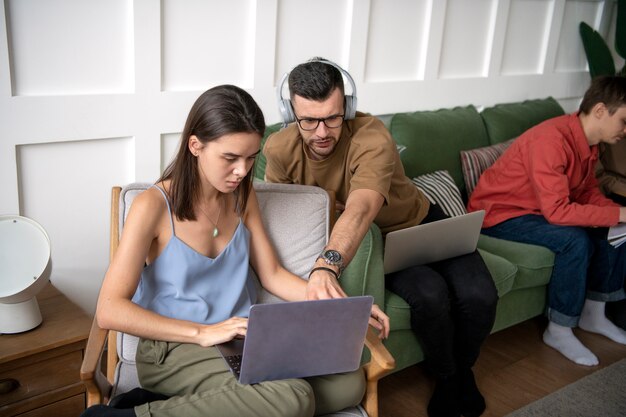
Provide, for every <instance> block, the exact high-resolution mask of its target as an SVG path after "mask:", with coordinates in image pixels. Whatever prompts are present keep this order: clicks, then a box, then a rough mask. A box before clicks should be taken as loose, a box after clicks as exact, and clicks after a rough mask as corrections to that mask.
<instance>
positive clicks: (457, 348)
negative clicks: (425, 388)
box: [385, 204, 498, 378]
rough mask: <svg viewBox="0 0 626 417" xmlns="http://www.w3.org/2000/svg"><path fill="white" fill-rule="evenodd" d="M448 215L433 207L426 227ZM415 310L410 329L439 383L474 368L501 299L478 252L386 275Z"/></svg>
mask: <svg viewBox="0 0 626 417" xmlns="http://www.w3.org/2000/svg"><path fill="white" fill-rule="evenodd" d="M446 217H447V216H446V215H445V214H444V213H443V211H442V210H441V208H440V207H439V206H437V205H434V204H433V205H431V208H430V210H429V212H428V215H427V217H426V218H425V219H424V221H423V222H422V223H428V222H432V221H435V220H441V219H443V218H446ZM385 282H386V287H387V288H388V289H389V290H390V291H392V292H394V293H395V294H397V295H399V296H400V297H402V299H404V300H405V301H406V302H407V303H408V304H409V306H410V308H411V327H412V329H413V331H414V332H415V333H416V334H417V337H418V338H419V340H420V342H421V345H422V349H423V350H424V357H425V362H426V365H427V367H428V368H429V370H430V371H431V372H432V373H433V374H434V375H435V376H436V377H439V378H443V377H447V376H450V375H452V374H454V373H455V372H456V371H457V370H458V369H464V368H468V369H469V368H471V367H472V366H473V365H474V363H475V362H476V359H478V354H479V353H480V347H481V345H482V343H483V342H484V340H485V339H486V338H487V336H488V335H489V333H490V332H491V328H492V327H493V322H494V319H495V314H496V304H497V301H498V294H497V291H496V288H495V285H494V283H493V279H492V278H491V274H490V273H489V271H488V269H487V267H486V265H485V263H484V262H483V259H482V258H481V256H480V255H479V254H478V252H473V253H470V254H468V255H463V256H458V257H456V258H452V259H446V260H444V261H440V262H436V263H432V264H429V265H422V266H415V267H411V268H407V269H405V270H402V271H398V272H394V273H391V274H387V275H386V276H385Z"/></svg>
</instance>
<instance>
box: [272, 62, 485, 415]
mask: <svg viewBox="0 0 626 417" xmlns="http://www.w3.org/2000/svg"><path fill="white" fill-rule="evenodd" d="M342 74H343V75H345V77H346V79H347V80H348V82H349V83H350V84H351V87H352V95H346V94H345V91H344V84H343V78H342ZM287 76H288V84H289V95H290V99H289V100H288V99H284V98H283V97H282V87H283V84H284V82H285V80H286V78H287ZM355 89H356V88H355V84H354V81H353V80H352V78H351V77H350V74H348V73H347V72H346V71H344V70H343V69H341V68H340V67H339V66H338V65H336V64H334V63H333V62H330V61H327V60H324V59H321V58H314V59H312V60H310V61H308V62H305V63H303V64H300V65H298V66H297V67H295V68H294V69H293V70H292V71H291V73H289V74H288V75H287V74H286V75H285V77H283V79H282V80H281V82H280V84H279V87H278V100H279V109H280V111H281V115H282V117H283V121H284V123H285V125H286V127H285V128H284V129H282V130H281V131H280V132H277V133H275V134H273V135H272V136H270V137H269V138H268V140H267V142H266V144H265V147H264V154H265V156H266V158H267V165H266V172H265V175H266V180H267V181H269V182H280V183H295V184H306V185H316V186H319V187H322V188H324V189H326V190H329V191H334V192H335V194H336V197H337V201H338V207H339V208H340V209H341V210H343V213H342V214H341V216H340V217H339V218H338V220H337V222H336V224H335V226H334V228H333V230H332V233H331V235H330V239H329V242H328V244H327V246H326V248H325V250H324V251H323V252H322V254H320V257H319V258H318V259H317V261H316V262H315V265H313V268H312V270H311V274H310V278H309V279H310V284H309V286H308V291H309V294H308V297H309V298H313V299H314V298H328V297H331V296H337V295H338V294H343V290H342V289H341V286H340V284H339V282H340V275H341V271H342V270H343V268H344V267H345V266H346V265H347V264H348V263H349V262H350V260H351V259H352V258H353V256H354V254H355V253H356V251H357V249H358V247H359V245H360V243H361V240H362V239H363V237H364V236H365V233H366V232H367V230H368V229H369V227H370V225H371V223H372V222H374V223H376V224H377V225H378V226H379V228H380V229H381V231H382V233H383V234H386V233H388V232H390V231H393V230H398V229H403V228H406V227H410V226H415V225H417V224H420V223H427V222H430V221H435V220H440V219H443V218H445V217H447V216H446V215H445V214H444V213H443V211H442V210H441V208H440V207H439V206H437V205H434V204H430V203H429V201H428V200H427V199H426V197H425V196H424V195H423V194H422V193H421V192H420V191H419V190H418V189H417V188H416V187H415V186H414V185H412V183H411V182H410V180H409V179H408V178H407V177H406V175H405V173H404V168H403V166H402V162H401V161H400V155H399V153H398V151H397V148H396V145H395V143H394V141H393V139H392V138H391V136H390V134H389V132H388V131H387V129H386V128H385V126H384V124H383V123H382V122H381V121H380V120H379V119H377V118H375V117H372V116H369V115H366V114H363V113H358V112H356V91H355ZM385 281H386V286H387V288H389V289H390V290H391V291H393V292H394V293H396V294H398V295H399V296H401V297H402V298H403V299H404V300H405V301H407V303H408V304H409V305H410V306H411V326H412V328H413V331H415V332H416V334H417V336H418V337H419V339H420V341H421V343H422V347H423V349H424V354H425V358H426V364H427V365H428V367H429V369H430V370H431V371H432V373H433V375H434V377H435V378H436V380H437V383H436V386H435V390H434V392H433V395H432V397H431V400H430V402H429V404H428V414H429V416H431V417H433V416H460V415H461V414H462V415H464V416H466V417H467V416H479V415H480V414H482V412H483V411H484V409H485V401H484V398H483V397H482V395H481V394H480V392H479V390H478V387H477V386H476V383H475V380H474V375H473V372H472V369H471V368H472V366H473V365H474V363H475V362H476V359H477V358H478V354H479V351H480V346H481V345H482V343H483V341H484V340H485V338H486V337H487V336H488V334H489V332H490V331H491V328H492V325H493V321H494V318H495V307H496V302H497V292H496V289H495V286H494V283H493V280H492V278H491V275H490V274H489V271H488V270H487V268H486V266H485V264H484V262H483V260H482V258H481V257H480V255H479V254H478V252H474V253H471V254H468V255H464V256H460V257H457V258H454V259H450V260H445V261H441V262H437V263H435V264H431V265H424V266H417V267H411V268H408V269H405V270H403V271H398V272H396V273H393V274H388V275H386V277H385ZM311 284H313V285H311Z"/></svg>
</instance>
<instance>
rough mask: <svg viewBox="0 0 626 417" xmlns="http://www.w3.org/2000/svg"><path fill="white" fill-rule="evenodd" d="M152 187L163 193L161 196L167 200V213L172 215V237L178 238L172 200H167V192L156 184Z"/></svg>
mask: <svg viewBox="0 0 626 417" xmlns="http://www.w3.org/2000/svg"><path fill="white" fill-rule="evenodd" d="M152 187H154V188H156V189H157V190H159V191H160V192H161V195H162V196H163V198H164V199H165V204H167V212H168V213H169V214H170V224H171V225H172V236H176V231H175V230H174V217H173V216H172V208H171V207H170V200H169V198H167V194H165V191H164V190H163V189H162V188H161V187H159V186H158V185H156V184H152Z"/></svg>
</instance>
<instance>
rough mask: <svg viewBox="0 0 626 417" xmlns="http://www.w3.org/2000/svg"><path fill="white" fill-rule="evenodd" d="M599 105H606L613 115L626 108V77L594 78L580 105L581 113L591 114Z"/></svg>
mask: <svg viewBox="0 0 626 417" xmlns="http://www.w3.org/2000/svg"><path fill="white" fill-rule="evenodd" d="M598 103H604V105H605V106H606V108H607V109H608V110H609V114H611V115H612V114H614V113H615V112H616V111H617V109H619V108H620V107H622V106H626V77H622V76H618V75H603V76H599V77H596V78H594V79H593V80H592V81H591V86H590V87H589V89H588V90H587V92H586V93H585V96H584V97H583V100H582V102H581V103H580V107H579V111H580V112H581V113H583V114H589V113H590V112H591V109H593V106H595V105H596V104H598Z"/></svg>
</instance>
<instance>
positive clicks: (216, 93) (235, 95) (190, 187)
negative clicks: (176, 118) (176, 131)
mask: <svg viewBox="0 0 626 417" xmlns="http://www.w3.org/2000/svg"><path fill="white" fill-rule="evenodd" d="M264 132H265V119H264V117H263V112H262V111H261V109H260V108H259V106H258V104H257V103H256V102H255V101H254V99H253V98H252V96H251V95H250V94H248V93H247V92H246V91H244V90H242V89H241V88H239V87H236V86H234V85H221V86H217V87H213V88H211V89H210V90H207V91H205V92H204V93H203V94H202V95H201V96H200V97H198V99H197V100H196V102H195V103H194V104H193V106H192V107H191V110H190V111H189V116H187V122H186V123H185V128H184V130H183V133H182V135H181V139H180V146H179V148H178V153H177V154H176V157H175V158H174V160H173V161H172V162H171V163H170V164H169V165H168V166H167V168H165V171H164V172H163V175H161V178H159V180H158V182H161V181H164V180H170V181H171V182H170V188H169V190H168V194H169V198H170V204H171V205H172V211H173V212H174V214H175V215H176V217H177V218H178V219H179V220H196V215H195V213H194V209H193V207H194V203H195V202H196V201H198V199H199V198H200V176H199V174H198V165H197V164H198V162H197V158H196V157H194V156H193V155H192V154H191V152H190V151H189V148H188V142H189V138H190V137H191V136H192V135H195V136H196V137H197V138H198V139H199V140H200V141H201V142H202V143H203V144H206V143H208V142H211V141H213V140H216V139H218V138H220V137H222V136H224V135H228V134H233V133H258V134H259V135H261V136H263V133H264ZM253 172H254V169H253V168H252V169H250V171H248V173H247V174H246V176H245V177H244V178H243V180H242V181H241V184H240V185H239V187H238V188H237V190H235V198H236V200H235V201H236V209H237V212H238V213H239V214H240V215H241V214H242V213H243V212H244V211H245V209H246V204H247V202H248V196H249V195H250V189H251V188H252V173H253Z"/></svg>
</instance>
